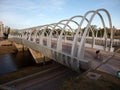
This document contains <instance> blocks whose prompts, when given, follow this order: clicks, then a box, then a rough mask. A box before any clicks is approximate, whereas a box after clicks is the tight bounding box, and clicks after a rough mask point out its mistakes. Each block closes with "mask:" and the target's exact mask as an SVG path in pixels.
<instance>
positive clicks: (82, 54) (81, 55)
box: [77, 9, 113, 58]
mask: <svg viewBox="0 0 120 90" xmlns="http://www.w3.org/2000/svg"><path fill="white" fill-rule="evenodd" d="M99 11H104V12H105V13H106V15H107V16H108V20H109V25H110V28H111V27H112V22H111V17H110V15H109V13H108V11H107V10H105V9H98V10H96V11H92V12H93V14H92V16H91V18H90V20H89V23H88V24H87V28H86V29H85V32H84V34H83V37H82V39H81V42H80V45H79V49H78V53H77V57H78V58H84V44H85V39H84V38H85V36H86V34H87V31H88V28H89V26H90V24H91V22H92V20H93V18H94V17H95V15H96V14H98V12H99ZM90 12H91V11H89V12H87V13H86V14H85V15H84V17H86V16H87V15H88V14H89V13H90ZM100 19H101V17H100ZM112 35H113V34H112V30H111V37H112ZM82 45H83V46H82Z"/></svg>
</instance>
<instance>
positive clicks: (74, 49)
mask: <svg viewBox="0 0 120 90" xmlns="http://www.w3.org/2000/svg"><path fill="white" fill-rule="evenodd" d="M94 12H95V11H93V10H92V11H88V12H86V13H85V14H84V16H83V18H82V20H81V22H80V25H79V27H78V30H77V32H76V35H75V37H74V41H73V45H72V51H71V55H72V56H74V53H75V52H76V51H77V50H76V48H75V47H76V46H77V44H76V43H77V35H78V33H79V31H80V30H81V26H82V24H83V22H84V20H85V18H86V17H87V15H88V14H90V13H94ZM97 14H98V15H99V17H100V19H101V22H102V24H103V27H104V30H106V29H105V23H104V19H103V17H102V16H101V14H100V13H98V12H97ZM94 43H95V40H94ZM93 46H94V45H93Z"/></svg>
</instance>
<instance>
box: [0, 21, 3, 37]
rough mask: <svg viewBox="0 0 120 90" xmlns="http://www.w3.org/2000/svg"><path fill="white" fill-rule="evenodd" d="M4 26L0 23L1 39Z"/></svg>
mask: <svg viewBox="0 0 120 90" xmlns="http://www.w3.org/2000/svg"><path fill="white" fill-rule="evenodd" d="M3 32H4V24H3V23H2V22H1V21H0V37H3Z"/></svg>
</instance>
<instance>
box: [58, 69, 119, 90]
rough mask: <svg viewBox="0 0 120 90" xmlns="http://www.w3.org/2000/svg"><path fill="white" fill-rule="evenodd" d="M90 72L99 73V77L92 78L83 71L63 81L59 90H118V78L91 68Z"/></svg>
mask: <svg viewBox="0 0 120 90" xmlns="http://www.w3.org/2000/svg"><path fill="white" fill-rule="evenodd" d="M90 72H95V73H97V74H100V75H101V77H100V78H99V79H97V80H94V79H90V78H88V76H86V75H87V73H84V74H81V75H79V76H77V77H76V78H72V79H70V80H68V81H66V82H64V84H63V87H61V88H60V90H120V78H117V77H115V76H112V75H110V74H107V73H103V72H100V71H95V70H91V71H90Z"/></svg>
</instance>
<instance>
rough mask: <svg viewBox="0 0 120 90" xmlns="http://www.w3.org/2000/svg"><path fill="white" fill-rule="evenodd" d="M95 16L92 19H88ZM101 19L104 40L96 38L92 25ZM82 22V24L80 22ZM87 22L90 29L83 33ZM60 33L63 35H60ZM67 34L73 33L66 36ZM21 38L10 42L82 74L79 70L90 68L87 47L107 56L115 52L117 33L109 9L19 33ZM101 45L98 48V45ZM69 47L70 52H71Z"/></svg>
mask: <svg viewBox="0 0 120 90" xmlns="http://www.w3.org/2000/svg"><path fill="white" fill-rule="evenodd" d="M100 12H102V13H105V14H106V16H107V17H108V23H109V28H110V32H111V34H110V38H108V37H107V32H106V28H105V27H106V25H105V22H104V18H103V17H102V14H101V13H100ZM89 14H92V15H91V17H90V18H87V16H88V15H89ZM96 15H98V16H99V18H100V20H101V23H102V25H103V28H104V35H103V37H102V38H99V37H97V35H96V37H95V34H94V31H93V30H92V28H91V27H90V26H91V22H92V21H93V19H94V18H95V16H96ZM77 18H81V20H80V21H79V22H78V21H77V20H76V19H77ZM86 21H87V24H86V28H85V30H84V31H83V30H82V29H81V28H82V25H83V23H84V22H86ZM70 23H73V24H76V26H77V29H76V30H74V29H73V28H72V26H71V24H70ZM59 30H60V31H59ZM66 30H69V31H70V32H71V34H70V35H67V34H66ZM89 31H91V32H92V37H88V35H87V34H89ZM19 33H21V34H18V35H14V36H9V39H10V40H12V41H15V42H17V43H21V44H23V45H25V46H27V47H29V48H32V49H34V50H36V51H39V52H41V53H43V54H44V55H45V56H47V57H50V58H51V59H53V60H55V61H57V62H59V63H61V64H63V65H66V66H68V67H71V68H73V69H74V70H77V71H79V68H80V67H82V68H87V67H88V66H89V65H88V63H89V62H88V61H87V60H85V57H84V53H85V47H89V48H94V49H100V50H104V51H107V52H112V51H113V48H112V45H113V30H112V21H111V17H110V14H109V13H108V11H107V10H105V9H98V10H95V11H94V10H92V11H88V12H86V13H85V14H84V15H83V16H81V15H78V16H73V17H71V18H69V19H67V20H61V21H59V22H58V23H53V24H47V25H42V26H37V27H32V28H26V29H22V30H19ZM89 39H90V40H91V41H90V42H91V43H87V44H86V40H89ZM97 41H99V42H98V44H97V43H96V42H97ZM66 46H68V47H69V48H68V49H67V47H66Z"/></svg>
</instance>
